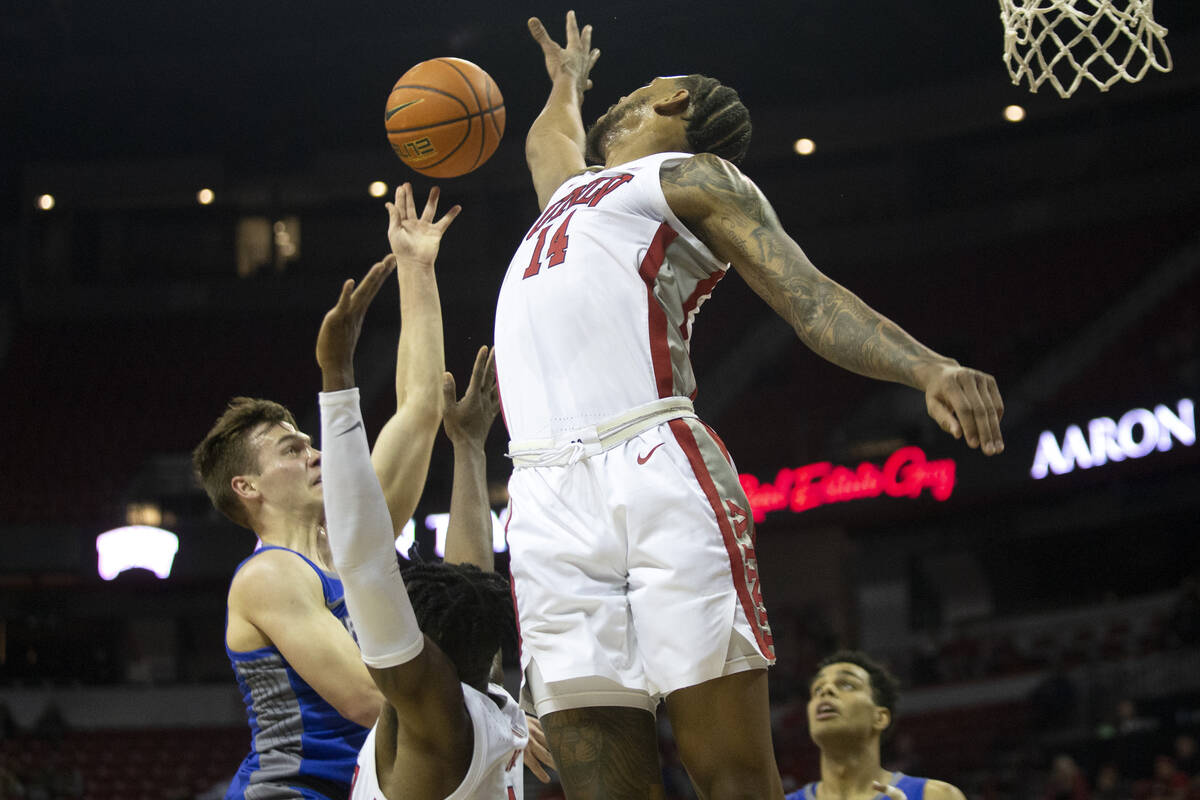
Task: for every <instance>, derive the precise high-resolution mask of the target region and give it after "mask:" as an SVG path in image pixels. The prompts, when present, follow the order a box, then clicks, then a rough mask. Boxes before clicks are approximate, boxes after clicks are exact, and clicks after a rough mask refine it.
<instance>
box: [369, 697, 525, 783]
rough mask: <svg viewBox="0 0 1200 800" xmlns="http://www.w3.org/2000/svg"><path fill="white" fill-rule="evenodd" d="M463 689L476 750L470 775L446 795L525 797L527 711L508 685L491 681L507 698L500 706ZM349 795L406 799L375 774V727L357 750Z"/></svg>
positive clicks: (472, 755)
mask: <svg viewBox="0 0 1200 800" xmlns="http://www.w3.org/2000/svg"><path fill="white" fill-rule="evenodd" d="M462 692H463V700H464V701H465V702H466V705H467V712H468V713H469V714H470V715H471V725H472V726H473V729H474V750H473V752H472V753H471V766H470V767H468V768H467V774H466V776H465V777H464V778H463V781H462V783H460V784H459V785H458V788H457V789H455V790H454V792H453V793H452V794H450V795H449V796H447V798H446V800H523V798H524V797H525V792H524V785H525V784H524V780H525V775H524V772H525V770H524V766H525V759H524V754H525V745H526V744H527V743H528V741H529V731H528V729H527V728H526V726H525V712H523V711H522V710H521V709H520V707H518V706H517V702H516V701H515V700H513V698H512V696H511V695H510V694H509V693H508V692H506V691H505V690H504V687H502V686H498V685H496V684H494V683H493V684H488V692H490V693H491V694H494V695H496V696H497V697H501V698H503V700H504V705H503V706H497V705H496V702H495V701H494V700H492V698H491V697H489V696H488V695H486V694H484V693H483V692H481V691H479V690H477V689H473V688H471V687H470V686H468V685H467V684H465V683H464V684H463V685H462ZM350 800H403V799H402V798H400V797H387V796H386V795H384V793H383V792H382V791H381V790H380V788H379V779H378V777H377V776H376V773H375V727H372V728H371V732H370V733H369V734H367V740H366V741H365V742H363V746H362V749H361V750H360V751H359V753H358V766H357V767H355V770H354V786H353V788H352V789H351V791H350Z"/></svg>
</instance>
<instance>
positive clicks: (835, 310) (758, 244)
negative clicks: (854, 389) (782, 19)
mask: <svg viewBox="0 0 1200 800" xmlns="http://www.w3.org/2000/svg"><path fill="white" fill-rule="evenodd" d="M660 177H661V182H662V187H663V193H664V194H665V195H666V198H667V203H668V204H669V205H670V207H671V209H672V211H674V212H675V214H676V216H678V217H679V218H680V219H681V220H682V221H683V222H684V223H685V224H686V225H688V227H689V228H690V229H691V230H692V232H693V233H695V234H696V235H697V236H698V237H699V238H700V239H701V241H703V242H704V243H705V244H706V245H708V247H709V249H710V250H712V252H713V253H714V254H715V255H716V256H717V257H718V258H720V259H722V260H724V261H727V262H729V263H730V264H732V265H733V266H734V268H735V269H736V270H737V271H738V273H739V274H740V275H741V276H742V278H743V279H744V280H745V281H746V283H747V284H749V285H750V288H752V289H753V290H754V291H755V293H757V294H758V295H759V296H760V297H762V298H763V299H764V300H765V301H766V302H767V303H768V305H770V306H771V308H773V309H774V310H775V312H776V313H777V314H779V315H780V316H781V317H783V319H784V320H786V321H787V323H788V324H789V325H791V326H792V328H793V329H794V330H795V331H796V334H797V335H798V336H799V337H800V340H801V341H803V342H804V344H805V345H807V346H808V347H809V348H811V349H812V350H813V351H814V352H816V353H817V354H818V355H820V356H822V357H823V358H826V359H828V360H829V361H832V362H833V363H834V364H837V365H838V366H840V367H842V368H844V369H848V370H851V371H853V372H857V373H859V374H860V375H866V376H868V377H871V378H878V379H880V380H889V381H895V382H897V383H903V384H907V385H909V386H912V387H914V388H922V386H921V378H920V369H921V367H924V366H929V365H931V364H933V363H949V364H953V363H955V362H953V361H952V360H951V359H947V358H945V357H943V356H940V355H938V354H937V353H935V352H933V351H932V350H930V349H929V348H927V347H925V346H924V345H922V344H921V343H920V342H918V341H917V340H916V339H914V338H913V337H912V336H910V335H909V334H908V333H906V332H905V331H904V330H903V329H902V328H900V326H899V325H896V324H895V323H894V322H892V321H891V320H889V319H888V318H886V317H884V316H883V315H882V314H879V313H878V312H877V311H875V310H874V309H872V308H871V307H870V306H868V305H867V304H866V303H864V302H863V301H862V300H861V299H859V298H858V297H857V296H856V295H855V294H854V293H853V292H851V291H849V290H848V289H846V288H845V287H843V286H841V285H840V284H838V283H837V282H836V281H833V280H831V279H830V278H828V277H827V276H825V275H824V274H822V273H821V271H820V270H818V269H817V268H816V267H815V266H813V264H812V262H811V261H809V260H808V257H807V256H805V254H804V251H803V250H801V249H800V246H799V245H798V244H796V242H795V241H794V240H792V238H791V237H790V236H788V235H787V233H786V232H784V230H783V228H782V227H781V226H780V224H779V219H778V217H776V215H775V211H774V209H773V208H771V204H770V203H769V202H767V199H766V198H765V197H764V196H763V194H762V192H760V191H759V190H758V187H757V186H755V185H754V183H753V182H752V181H751V180H750V179H749V178H747V177H745V176H744V175H742V173H741V172H739V171H738V170H737V168H736V167H734V166H733V165H731V164H729V163H728V162H726V161H724V160H723V159H720V158H718V157H716V156H713V155H711V154H701V155H698V156H695V157H693V158H689V159H686V160H683V161H680V162H678V163H677V164H675V165H672V166H669V167H664V168H663V170H662V172H661V176H660Z"/></svg>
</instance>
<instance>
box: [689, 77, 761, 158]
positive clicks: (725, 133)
mask: <svg viewBox="0 0 1200 800" xmlns="http://www.w3.org/2000/svg"><path fill="white" fill-rule="evenodd" d="M678 82H679V85H680V86H682V87H683V88H685V89H687V90H688V94H690V95H691V101H690V103H689V106H688V111H687V114H686V115H685V116H684V120H686V121H687V129H686V134H687V142H688V147H689V148H690V149H691V151H692V152H693V153H712V154H713V155H717V156H720V157H721V158H723V159H725V160H726V161H731V162H733V163H734V164H740V163H741V162H742V159H743V158H745V157H746V150H747V149H749V147H750V133H751V130H752V126H751V125H750V112H749V111H748V110H747V109H746V107H745V106H744V105H742V100H741V98H740V97H738V93H737V92H736V91H734V90H733V89H731V88H730V87H728V86H725V85H723V84H722V83H721V82H720V81H718V80H717V79H716V78H709V77H707V76H704V75H685V76H684V77H682V78H679V80H678Z"/></svg>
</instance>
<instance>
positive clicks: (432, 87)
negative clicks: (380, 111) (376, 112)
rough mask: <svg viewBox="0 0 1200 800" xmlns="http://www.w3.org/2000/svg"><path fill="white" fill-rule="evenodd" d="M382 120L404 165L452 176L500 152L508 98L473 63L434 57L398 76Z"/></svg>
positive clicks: (430, 174) (425, 173) (431, 175)
mask: <svg viewBox="0 0 1200 800" xmlns="http://www.w3.org/2000/svg"><path fill="white" fill-rule="evenodd" d="M383 119H384V125H385V126H386V127H387V137H388V141H389V142H391V144H392V149H393V150H395V151H396V155H398V156H399V157H400V160H401V161H403V162H404V163H405V164H407V165H408V166H410V167H412V168H413V169H415V170H416V171H417V172H419V173H421V174H422V175H428V176H429V177H431V178H454V177H457V176H459V175H466V174H467V173H468V172H470V171H472V170H474V169H476V168H478V167H479V166H480V165H481V164H483V163H484V162H485V161H487V160H488V159H489V158H491V156H492V153H494V152H496V147H497V145H499V144H500V138H501V137H502V136H504V98H503V97H502V96H501V95H500V89H499V87H497V86H496V82H495V81H494V80H492V77H491V76H490V75H488V74H487V73H486V72H484V71H483V70H482V69H480V68H479V67H478V66H476V65H475V64H472V63H471V62H470V61H465V60H464V59H461V58H434V59H431V60H429V61H422V62H421V63H420V64H417V65H416V66H415V67H413V68H412V69H410V70H409V71H408V72H406V73H404V74H403V75H401V76H400V80H398V81H396V85H395V86H393V87H392V93H391V94H390V95H388V99H387V106H386V108H385V110H384V116H383Z"/></svg>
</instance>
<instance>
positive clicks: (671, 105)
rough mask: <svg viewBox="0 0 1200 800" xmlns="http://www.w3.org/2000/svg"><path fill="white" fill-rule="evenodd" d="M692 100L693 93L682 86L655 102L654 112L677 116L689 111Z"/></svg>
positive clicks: (664, 115)
mask: <svg viewBox="0 0 1200 800" xmlns="http://www.w3.org/2000/svg"><path fill="white" fill-rule="evenodd" d="M691 101H692V95H691V93H690V92H689V91H688V90H687V89H685V88H683V87H682V86H681V87H679V88H678V89H676V90H675V91H674V92H673V93H672V94H671V96H670V97H667V98H665V99H663V100H656V101H655V102H654V106H653V108H654V113H655V114H658V115H659V116H660V117H676V116H679V115H680V114H682V113H683V112H685V111H687V109H688V105H689V104H690V103H691Z"/></svg>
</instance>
